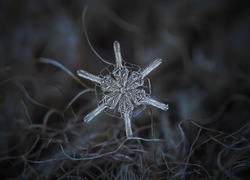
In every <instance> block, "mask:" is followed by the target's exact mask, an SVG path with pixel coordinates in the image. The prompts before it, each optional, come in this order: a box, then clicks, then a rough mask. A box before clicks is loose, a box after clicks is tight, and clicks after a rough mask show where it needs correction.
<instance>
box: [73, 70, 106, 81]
mask: <svg viewBox="0 0 250 180" xmlns="http://www.w3.org/2000/svg"><path fill="white" fill-rule="evenodd" d="M77 74H78V76H81V77H83V78H85V79H88V80H90V81H92V82H96V83H98V84H101V80H102V79H101V78H100V77H98V76H95V75H93V74H90V73H88V72H87V71H84V70H81V69H80V70H78V71H77Z"/></svg>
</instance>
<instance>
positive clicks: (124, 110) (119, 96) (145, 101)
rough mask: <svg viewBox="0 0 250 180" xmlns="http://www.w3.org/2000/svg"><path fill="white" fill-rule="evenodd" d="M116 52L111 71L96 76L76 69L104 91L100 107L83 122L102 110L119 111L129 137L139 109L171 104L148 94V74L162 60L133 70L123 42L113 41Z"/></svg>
mask: <svg viewBox="0 0 250 180" xmlns="http://www.w3.org/2000/svg"><path fill="white" fill-rule="evenodd" d="M114 52H115V58H116V65H114V69H113V71H112V72H111V73H110V74H108V75H106V76H95V75H93V74H90V73H88V72H86V71H84V70H78V71H77V74H78V75H79V76H81V77H83V78H85V79H88V80H91V81H92V82H94V83H97V84H98V85H99V86H100V89H101V91H102V99H101V101H100V102H99V106H98V107H97V108H96V109H95V110H93V111H91V112H90V113H89V114H88V115H87V116H86V117H85V118H84V122H89V121H91V120H92V119H93V118H94V117H95V116H97V115H98V114H99V113H101V112H103V111H106V110H116V111H118V112H119V114H120V117H121V118H122V119H123V120H124V121H125V130H126V136H127V138H132V128H131V117H132V115H133V111H134V110H135V109H136V108H138V107H139V106H145V105H151V106H155V107H157V108H159V109H162V110H164V111H167V110H168V105H166V104H163V103H161V102H158V101H156V100H153V99H151V98H150V94H147V93H146V91H145V85H144V84H145V77H146V76H147V75H148V74H149V73H150V72H151V71H152V70H154V69H155V68H156V67H158V66H159V65H160V64H161V62H162V60H161V59H156V60H155V61H154V62H152V63H151V64H150V65H149V66H148V67H146V68H145V69H143V70H142V69H139V70H138V71H133V70H132V69H131V68H129V67H127V66H126V65H124V63H123V61H122V57H121V52H120V45H119V43H118V42H117V41H115V42H114ZM149 89H150V87H149Z"/></svg>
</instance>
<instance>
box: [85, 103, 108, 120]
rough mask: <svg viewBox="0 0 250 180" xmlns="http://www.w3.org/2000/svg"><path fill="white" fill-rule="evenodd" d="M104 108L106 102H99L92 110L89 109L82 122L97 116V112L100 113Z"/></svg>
mask: <svg viewBox="0 0 250 180" xmlns="http://www.w3.org/2000/svg"><path fill="white" fill-rule="evenodd" d="M105 108H107V106H106V104H105V103H103V104H101V105H100V106H98V107H97V108H96V109H94V110H93V111H91V112H90V113H89V114H88V115H87V116H85V118H84V122H89V121H91V120H92V119H93V118H94V117H95V116H97V115H98V114H100V113H101V112H103V111H104V110H105Z"/></svg>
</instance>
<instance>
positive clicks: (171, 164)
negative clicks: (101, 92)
mask: <svg viewBox="0 0 250 180" xmlns="http://www.w3.org/2000/svg"><path fill="white" fill-rule="evenodd" d="M86 6H88V9H87V12H86V16H85V23H84V24H85V26H86V30H87V32H88V37H89V39H90V42H91V44H92V46H93V48H94V49H95V51H96V52H97V53H98V54H99V55H100V56H101V57H102V58H103V59H105V60H106V61H108V62H111V63H114V62H115V58H114V52H113V42H114V41H115V40H117V41H119V42H120V45H121V51H122V57H123V59H124V60H125V61H126V62H129V63H131V64H135V65H138V66H140V67H141V68H143V67H146V66H147V65H148V64H150V63H151V62H152V61H153V60H155V59H157V58H162V60H163V62H162V64H161V66H160V67H158V68H157V69H155V70H154V71H153V72H152V73H150V75H149V78H150V79H151V84H152V93H151V96H152V97H153V98H154V99H157V100H159V101H161V102H164V103H166V104H169V107H170V110H169V111H167V112H162V111H160V110H158V109H155V108H151V107H148V108H147V109H146V110H145V111H144V112H143V113H141V114H140V115H138V116H136V117H134V118H133V131H134V136H135V137H140V138H144V139H135V140H126V137H125V132H124V123H123V121H122V120H121V119H117V118H115V117H110V116H108V115H106V114H105V113H103V114H101V115H99V116H97V117H96V118H95V119H94V120H93V121H91V122H90V123H88V124H84V123H83V122H82V121H81V120H82V118H83V117H84V116H85V115H87V114H88V112H90V111H91V110H92V109H94V108H95V107H96V106H97V105H98V103H97V101H96V98H95V92H94V91H93V88H94V84H93V83H92V82H89V81H87V80H85V79H81V82H82V83H84V84H86V86H84V85H82V84H80V83H79V82H77V81H76V80H75V79H73V78H72V77H71V76H70V75H69V74H67V73H66V72H65V70H63V67H65V68H67V69H68V70H70V71H71V72H72V73H73V74H74V75H75V76H76V71H77V70H78V69H84V70H86V71H88V72H90V73H92V74H96V75H99V74H100V72H101V71H102V70H103V69H104V68H106V67H107V64H105V63H103V62H102V61H101V60H100V59H99V58H98V57H97V55H96V54H95V53H94V52H93V50H92V49H91V48H90V45H89V44H88V42H87V40H86V34H85V33H84V30H83V21H82V14H83V9H84V7H86ZM0 22H1V27H0V167H1V168H0V175H1V177H6V178H20V179H26V178H27V179H32V178H41V179H44V178H48V179H66V178H67V179H105V178H106V179H161V178H162V179H166V178H168V179H169V178H173V179H183V178H187V179H199V178H209V177H210V178H219V179H226V178H229V177H231V178H232V179H247V178H250V176H249V171H250V155H249V148H250V145H249V135H250V128H249V122H250V68H249V67H250V61H249V60H250V3H249V2H248V1H247V0H245V1H244V0H242V1H234V0H209V1H198V0H188V1H182V0H166V1H163V0H162V1H161V0H160V1H153V0H136V1H134V0H126V1H125V0H121V1H116V0H105V1H104V0H94V1H81V0H72V1H66V0H54V1H50V0H43V1H39V0H23V1H14V0H10V1H7V0H6V1H5V0H1V1H0ZM40 57H44V58H49V59H53V60H55V61H56V62H58V63H60V64H56V62H55V61H48V62H50V63H43V62H41V60H40V59H39V58H40ZM87 87H89V88H90V89H89V88H87ZM85 91H86V92H85ZM80 92H82V95H79V96H77V94H78V93H80ZM74 97H77V98H76V100H75V101H74V102H72V103H70V102H71V100H72V99H74ZM146 139H147V140H146ZM150 139H151V140H150Z"/></svg>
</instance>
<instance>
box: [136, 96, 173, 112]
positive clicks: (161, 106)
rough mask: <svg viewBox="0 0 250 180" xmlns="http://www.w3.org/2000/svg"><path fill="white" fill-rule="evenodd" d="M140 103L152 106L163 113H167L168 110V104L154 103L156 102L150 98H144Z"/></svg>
mask: <svg viewBox="0 0 250 180" xmlns="http://www.w3.org/2000/svg"><path fill="white" fill-rule="evenodd" d="M140 103H141V104H147V105H151V106H154V107H156V108H159V109H161V110H163V111H167V110H168V109H169V108H168V104H164V103H161V102H159V101H156V100H154V99H151V98H144V99H142V100H141V101H140Z"/></svg>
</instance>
